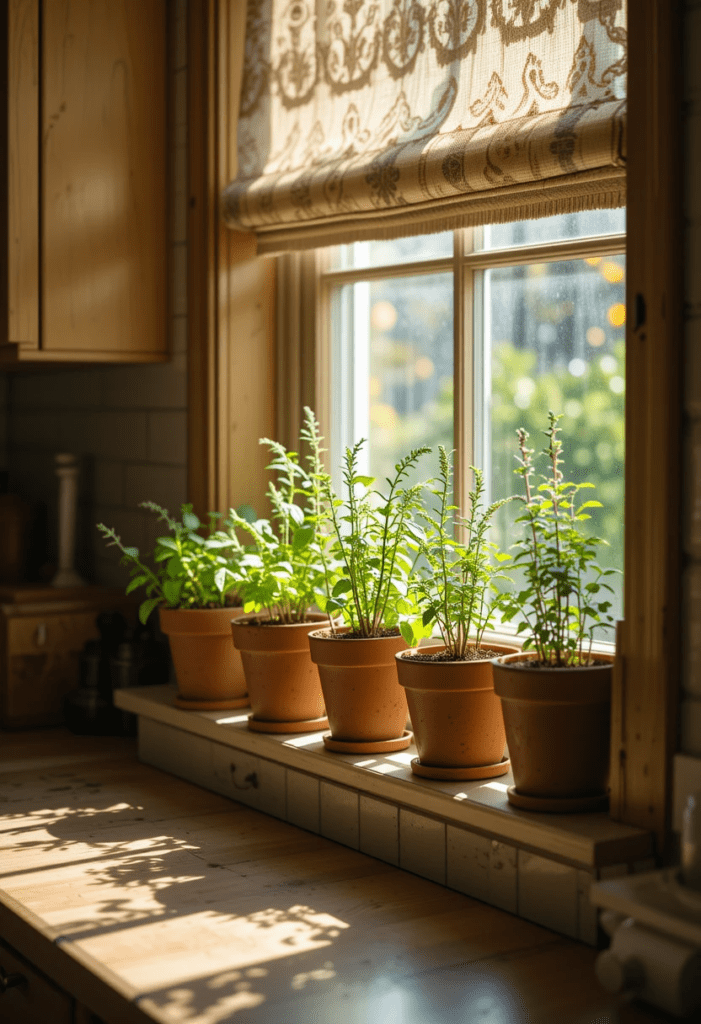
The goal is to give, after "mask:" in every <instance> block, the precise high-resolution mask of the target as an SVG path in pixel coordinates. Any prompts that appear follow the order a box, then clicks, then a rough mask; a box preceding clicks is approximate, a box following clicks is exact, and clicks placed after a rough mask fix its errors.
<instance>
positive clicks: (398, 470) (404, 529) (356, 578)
mask: <svg viewBox="0 0 701 1024" xmlns="http://www.w3.org/2000/svg"><path fill="white" fill-rule="evenodd" d="M364 444H365V441H364V440H361V441H358V443H357V444H356V445H354V447H353V448H346V451H345V456H344V467H343V482H344V484H345V487H346V491H347V498H346V500H345V501H343V500H342V499H340V498H339V497H338V496H337V495H336V494H335V493H334V492H333V489H332V487H331V482H330V480H329V479H328V478H327V479H326V480H325V482H324V488H325V494H326V500H327V504H328V508H329V512H330V517H331V523H332V527H333V533H334V534H335V541H336V543H335V549H334V555H335V561H334V563H333V565H330V566H329V570H330V574H331V575H330V576H329V575H327V578H326V580H327V593H328V590H330V595H329V596H327V594H319V595H318V596H317V600H318V603H319V605H320V607H323V608H324V610H325V611H327V612H329V615H330V616H331V615H332V614H333V613H334V612H340V613H341V615H342V616H343V618H344V619H345V621H346V622H347V624H348V626H349V627H350V630H349V635H350V636H352V637H377V636H383V635H386V634H387V632H388V631H396V629H397V627H398V626H399V624H400V622H401V621H403V620H404V619H406V618H408V617H410V616H411V615H414V616H415V615H416V614H417V609H416V603H415V600H414V598H413V595H412V594H410V592H409V583H410V578H411V575H412V570H413V568H414V562H413V560H412V559H411V558H410V557H408V555H407V554H406V550H407V549H408V546H409V545H408V542H410V541H411V540H412V538H415V537H416V535H417V532H418V528H417V524H416V523H415V522H414V513H415V512H417V511H418V510H419V509H420V507H421V493H422V490H423V485H422V484H415V485H413V486H410V487H409V486H405V482H406V478H407V476H408V474H409V471H410V470H411V469H413V467H414V466H415V465H416V464H417V462H418V461H419V459H420V458H421V456H422V455H425V454H427V453H428V452H430V451H431V449H430V448H427V447H422V448H415V449H414V450H413V451H411V452H410V453H409V454H408V455H407V456H406V457H405V458H403V459H402V460H401V461H400V462H398V463H397V464H396V466H395V475H394V477H393V478H392V479H389V478H387V481H386V482H387V486H388V490H387V493H386V494H383V493H381V492H380V491H379V490H376V489H374V488H373V484H374V483H375V479H374V478H373V477H371V476H364V475H362V474H361V473H359V472H358V457H359V454H360V451H361V450H362V447H363V445H364ZM331 629H332V630H333V629H334V626H333V623H331Z"/></svg>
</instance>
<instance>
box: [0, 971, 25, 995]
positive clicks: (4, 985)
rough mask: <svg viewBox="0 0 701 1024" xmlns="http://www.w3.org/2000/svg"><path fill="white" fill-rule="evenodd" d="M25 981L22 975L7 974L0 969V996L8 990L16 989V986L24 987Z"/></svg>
mask: <svg viewBox="0 0 701 1024" xmlns="http://www.w3.org/2000/svg"><path fill="white" fill-rule="evenodd" d="M26 982H27V979H26V978H25V976H24V975H23V974H8V973H7V971H6V970H5V969H4V968H2V967H0V996H1V995H3V993H5V992H7V990H8V988H17V986H18V985H25V984H26Z"/></svg>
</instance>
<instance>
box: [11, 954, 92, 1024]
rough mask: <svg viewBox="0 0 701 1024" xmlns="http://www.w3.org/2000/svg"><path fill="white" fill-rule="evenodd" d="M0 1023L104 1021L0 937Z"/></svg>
mask: <svg viewBox="0 0 701 1024" xmlns="http://www.w3.org/2000/svg"><path fill="white" fill-rule="evenodd" d="M0 1021H2V1024H103V1021H102V1020H101V1018H100V1017H98V1016H96V1015H95V1014H94V1013H92V1011H91V1010H88V1009H87V1008H86V1007H85V1006H83V1005H82V1004H81V1003H78V1002H76V1000H75V999H73V997H72V996H70V995H69V994H68V993H67V992H64V991H63V989H60V988H58V986H57V985H55V984H54V983H53V981H50V980H49V979H48V978H47V977H46V976H45V975H44V974H42V973H41V971H39V970H37V968H36V967H34V965H33V964H30V963H29V961H27V960H25V959H24V957H21V956H20V955H19V953H17V952H16V951H15V950H14V949H12V947H11V946H8V945H7V943H5V942H3V941H2V939H0Z"/></svg>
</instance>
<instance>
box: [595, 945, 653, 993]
mask: <svg viewBox="0 0 701 1024" xmlns="http://www.w3.org/2000/svg"><path fill="white" fill-rule="evenodd" d="M595 969H596V976H597V978H598V979H599V982H600V984H601V985H602V987H603V988H605V989H606V991H607V992H631V991H634V990H637V989H641V988H643V987H644V985H645V968H644V967H643V965H642V964H641V963H640V961H639V960H634V959H630V960H621V959H619V957H617V956H616V954H615V953H611V952H610V950H606V951H605V952H603V953H599V956H598V957H597V960H596V965H595Z"/></svg>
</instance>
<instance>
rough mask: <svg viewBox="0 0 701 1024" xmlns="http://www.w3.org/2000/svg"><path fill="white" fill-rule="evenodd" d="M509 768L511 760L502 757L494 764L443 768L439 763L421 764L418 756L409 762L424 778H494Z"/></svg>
mask: <svg viewBox="0 0 701 1024" xmlns="http://www.w3.org/2000/svg"><path fill="white" fill-rule="evenodd" d="M510 768H511V761H510V760H509V759H508V757H504V758H502V759H501V761H497V762H496V764H476V765H471V766H470V767H469V768H445V767H443V766H441V765H433V764H422V763H421V761H420V760H419V759H418V757H415V758H414V760H413V761H412V762H411V770H412V772H413V773H414V775H420V776H421V777H422V778H424V779H448V780H450V779H455V781H456V782H457V781H459V780H464V779H496V778H497V777H498V776H499V775H506V773H507V772H508V771H509V769H510Z"/></svg>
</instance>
